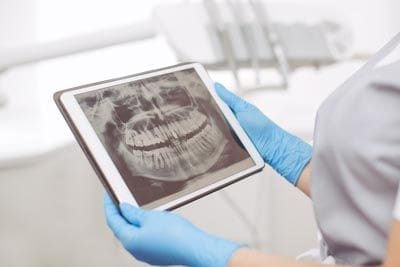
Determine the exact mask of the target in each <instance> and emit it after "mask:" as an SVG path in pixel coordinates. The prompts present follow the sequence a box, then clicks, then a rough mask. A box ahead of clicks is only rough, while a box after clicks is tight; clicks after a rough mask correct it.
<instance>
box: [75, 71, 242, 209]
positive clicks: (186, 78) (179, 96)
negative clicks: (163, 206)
mask: <svg viewBox="0 0 400 267" xmlns="http://www.w3.org/2000/svg"><path fill="white" fill-rule="evenodd" d="M76 99H77V101H78V103H79V104H80V106H81V107H82V110H83V111H84V113H85V114H86V116H87V118H88V119H89V121H90V123H91V124H92V126H93V128H94V130H95V132H96V133H97V135H98V137H99V138H100V140H101V141H102V143H103V145H104V146H105V148H106V150H107V152H108V154H109V155H110V157H111V159H112V160H113V162H114V164H115V165H116V167H117V169H118V170H119V172H120V173H121V176H122V177H123V178H124V180H125V182H126V184H127V186H128V188H129V189H130V190H131V192H132V194H133V195H134V196H135V199H136V200H137V202H138V203H139V205H145V204H148V203H150V202H154V201H155V200H158V199H162V198H165V197H167V196H170V195H173V194H174V193H176V192H178V191H180V190H182V189H184V188H186V189H191V188H190V187H191V186H192V187H193V188H192V190H193V191H195V190H196V189H198V188H199V187H200V186H201V185H202V183H203V184H204V183H205V182H210V179H209V178H208V179H205V178H204V177H206V176H209V175H210V174H212V173H216V172H218V171H221V170H222V169H224V168H226V167H227V166H230V165H232V164H233V163H236V162H240V161H243V160H245V159H248V158H249V155H248V153H247V152H246V151H245V150H244V149H243V147H242V145H241V143H240V141H239V139H238V138H237V136H236V135H235V134H234V133H233V131H232V130H231V129H230V127H229V126H228V124H227V123H226V121H225V118H224V117H223V114H222V113H221V111H220V110H219V109H218V107H217V104H216V103H215V102H214V100H213V99H212V98H211V96H210V94H209V92H208V90H207V88H205V86H204V85H203V83H202V81H201V79H200V78H199V77H198V75H197V73H196V71H195V70H194V69H189V70H185V71H178V72H175V73H171V74H164V75H161V76H158V77H153V78H148V79H144V80H139V81H134V82H130V83H125V84H121V85H116V86H113V87H110V88H104V89H100V90H96V91H91V92H87V93H82V94H79V95H76ZM228 174H229V173H227V175H228ZM219 176H220V177H214V178H213V179H214V180H215V181H218V179H222V178H225V177H227V176H221V175H219ZM203 180H204V182H203Z"/></svg>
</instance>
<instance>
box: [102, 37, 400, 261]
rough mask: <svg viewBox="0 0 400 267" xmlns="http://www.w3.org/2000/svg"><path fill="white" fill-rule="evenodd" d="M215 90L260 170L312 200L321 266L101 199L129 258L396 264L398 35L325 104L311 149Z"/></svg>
mask: <svg viewBox="0 0 400 267" xmlns="http://www.w3.org/2000/svg"><path fill="white" fill-rule="evenodd" d="M215 87H216V91H217V93H218V94H219V96H220V97H221V98H222V100H224V101H225V102H226V104H227V105H228V106H229V107H230V108H231V109H232V111H233V112H234V113H235V115H236V117H237V118H238V120H239V122H240V123H241V125H242V127H243V128H244V129H245V131H246V132H247V134H248V135H249V137H250V138H251V140H252V141H253V142H254V144H255V145H256V147H257V149H258V151H259V152H260V154H261V155H262V156H263V158H264V160H265V162H266V163H267V164H269V165H271V166H272V167H273V168H274V169H275V170H276V171H277V172H278V173H280V174H281V175H282V176H283V177H284V178H286V180H287V181H289V182H290V183H292V184H293V185H294V186H296V187H297V188H298V189H300V190H301V191H302V192H304V193H305V194H306V195H307V196H309V197H310V198H311V199H312V201H313V205H314V209H315V215H316V218H317V222H318V226H319V229H320V231H321V234H322V238H323V240H322V244H321V249H320V253H319V254H320V255H318V258H319V259H320V262H319V263H318V262H317V263H306V262H302V261H296V260H292V259H287V258H283V257H278V256H274V255H271V254H265V253H261V252H258V251H255V250H252V249H251V248H249V247H246V246H245V245H243V244H238V243H235V242H232V241H228V240H225V239H222V238H220V237H216V236H213V235H210V234H208V233H205V232H203V231H202V230H200V229H198V228H197V227H195V226H194V225H192V224H191V223H190V222H188V221H187V220H185V219H184V218H182V217H181V216H178V215H176V214H174V213H170V212H155V211H145V210H142V209H139V208H135V207H133V206H130V205H128V204H121V206H120V207H119V209H118V208H117V207H115V206H114V204H113V203H112V201H111V200H110V198H109V197H108V196H105V213H106V219H107V223H108V225H109V226H110V228H111V229H112V231H113V232H114V233H115V235H116V236H117V238H119V239H120V240H121V242H122V244H123V245H124V247H125V248H126V249H127V250H128V251H129V252H130V253H131V254H132V255H133V256H134V257H135V258H137V259H138V260H141V261H144V262H147V263H149V264H154V265H184V266H216V267H222V266H230V267H236V266H273V267H300V266H301V267H318V266H326V265H323V264H327V263H329V264H331V265H333V266H384V267H399V266H400V187H399V185H400V34H399V35H398V36H397V37H395V38H394V39H393V40H392V41H391V42H390V43H389V44H388V45H386V46H385V47H384V48H383V49H382V50H381V51H380V52H378V54H377V55H375V56H374V57H373V58H372V59H371V60H370V61H369V62H368V63H367V64H366V65H365V66H364V67H363V68H362V69H361V70H359V71H358V72H357V73H356V74H355V75H354V76H353V77H352V78H350V79H349V80H348V81H347V82H345V83H344V84H343V85H342V86H341V87H339V88H338V89H337V90H336V91H335V92H334V93H333V94H332V95H330V96H329V97H328V98H327V99H326V100H325V101H324V103H323V104H322V105H321V107H320V109H319V111H318V115H317V119H316V125H315V136H314V145H313V147H311V146H310V145H308V144H307V143H305V142H303V141H302V140H300V139H299V138H297V137H295V136H293V135H291V134H289V133H287V132H286V131H284V130H283V129H281V128H280V127H278V126H277V125H276V124H275V123H273V122H272V121H271V120H270V119H268V118H267V117H266V116H265V115H263V114H262V113H261V112H260V111H259V110H258V109H257V108H256V107H254V106H253V105H251V104H249V103H247V102H245V101H244V100H242V99H241V98H239V97H238V96H236V95H234V94H232V93H231V92H229V91H228V90H226V89H225V88H224V87H223V86H222V85H220V84H216V86H215ZM299 230H301V229H299ZM324 262H325V263H324Z"/></svg>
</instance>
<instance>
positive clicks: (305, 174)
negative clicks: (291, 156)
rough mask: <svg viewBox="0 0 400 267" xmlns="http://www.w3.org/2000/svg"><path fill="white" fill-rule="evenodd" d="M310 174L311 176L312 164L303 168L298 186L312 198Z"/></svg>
mask: <svg viewBox="0 0 400 267" xmlns="http://www.w3.org/2000/svg"><path fill="white" fill-rule="evenodd" d="M310 176H311V164H307V166H306V167H305V168H304V169H303V171H302V173H301V175H300V178H299V181H298V182H297V184H296V186H297V188H298V189H300V191H301V192H303V193H304V194H305V195H306V196H308V197H309V198H311V192H310Z"/></svg>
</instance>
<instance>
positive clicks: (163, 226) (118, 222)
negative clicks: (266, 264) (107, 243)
mask: <svg viewBox="0 0 400 267" xmlns="http://www.w3.org/2000/svg"><path fill="white" fill-rule="evenodd" d="M104 209H105V214H106V219H107V224H108V226H109V227H110V228H111V230H112V231H113V232H114V234H115V236H116V237H117V238H118V239H119V240H120V241H121V243H122V244H123V246H124V247H125V249H126V250H127V251H129V252H130V253H131V254H132V255H133V256H134V257H135V258H136V259H138V260H140V261H144V262H147V263H149V264H152V265H184V266H196V267H202V266H205V267H210V266H213V267H225V266H228V264H229V260H230V258H231V256H232V255H233V253H234V252H235V251H236V250H237V249H238V248H240V247H241V245H239V244H236V243H234V242H230V241H227V240H223V239H220V238H218V237H216V236H212V235H209V234H207V233H205V232H203V231H202V230H200V229H199V228H197V227H195V226H194V225H193V224H191V223H190V222H189V221H187V220H185V219H184V218H183V217H181V216H179V215H176V214H173V213H170V212H160V211H145V210H143V209H140V208H137V207H133V206H131V205H129V204H124V203H123V204H121V205H120V210H121V213H122V216H121V214H120V212H119V210H118V209H117V207H116V206H115V205H114V203H113V202H112V200H111V199H110V197H109V196H108V195H107V194H106V195H105V196H104Z"/></svg>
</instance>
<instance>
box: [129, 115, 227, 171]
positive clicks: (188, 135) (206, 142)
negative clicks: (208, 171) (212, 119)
mask: <svg viewBox="0 0 400 267" xmlns="http://www.w3.org/2000/svg"><path fill="white" fill-rule="evenodd" d="M197 114H198V115H195V117H196V118H197V120H184V121H178V122H172V123H169V124H168V125H167V126H159V127H156V128H154V129H153V130H152V131H151V130H147V131H144V132H140V133H138V132H136V131H130V133H129V134H127V136H126V142H127V143H128V144H130V145H131V146H132V147H133V149H132V154H133V155H134V156H135V157H134V159H135V161H136V162H137V163H139V164H141V165H145V166H146V167H147V168H155V169H162V168H165V167H168V168H170V167H171V166H174V165H176V164H178V163H179V158H178V157H177V155H181V156H183V157H184V160H186V161H189V162H200V161H201V159H202V157H203V156H204V155H205V154H209V153H212V152H213V150H214V149H215V147H216V144H218V141H219V140H220V139H221V135H220V134H219V133H218V132H217V131H215V130H214V129H213V128H212V127H211V126H210V125H209V124H208V123H207V118H206V116H204V115H203V114H201V113H197ZM171 139H172V142H171ZM173 139H182V140H180V141H179V143H178V142H177V143H176V144H175V143H173ZM163 143H164V144H165V146H161V147H160V146H159V145H160V144H163ZM152 145H157V147H154V148H153V149H151V146H152Z"/></svg>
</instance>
